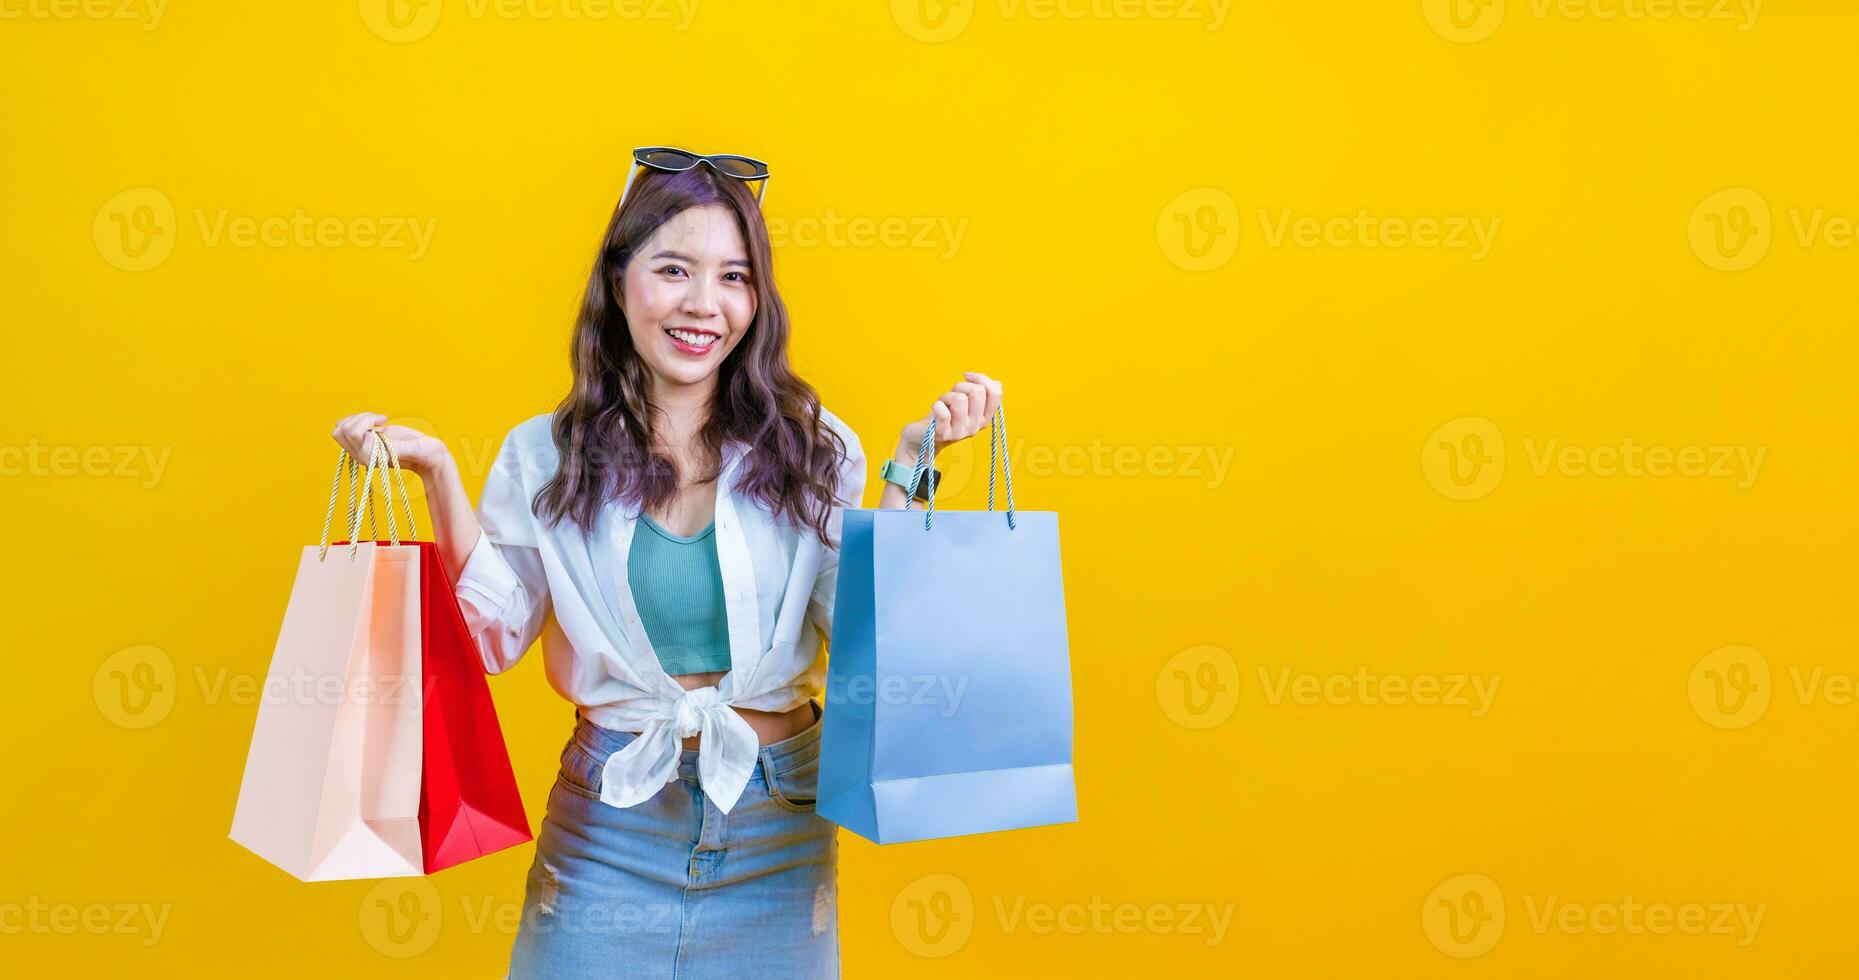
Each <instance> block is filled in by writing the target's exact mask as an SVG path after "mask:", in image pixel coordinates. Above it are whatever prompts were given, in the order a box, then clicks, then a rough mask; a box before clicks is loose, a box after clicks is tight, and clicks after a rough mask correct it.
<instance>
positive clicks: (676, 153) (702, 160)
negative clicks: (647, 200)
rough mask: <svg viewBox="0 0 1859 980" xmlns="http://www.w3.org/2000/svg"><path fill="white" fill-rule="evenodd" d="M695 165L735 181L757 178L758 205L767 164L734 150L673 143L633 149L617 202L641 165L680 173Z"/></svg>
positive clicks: (763, 191)
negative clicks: (700, 150) (715, 150)
mask: <svg viewBox="0 0 1859 980" xmlns="http://www.w3.org/2000/svg"><path fill="white" fill-rule="evenodd" d="M698 164H703V165H705V166H707V167H709V168H710V169H711V170H714V171H716V172H717V173H719V174H722V175H723V176H725V177H734V178H736V179H737V180H759V181H761V183H760V184H758V185H756V188H755V203H756V206H758V207H759V206H761V203H762V196H763V195H764V194H766V193H767V191H768V164H766V163H763V162H762V161H760V160H757V159H755V158H754V157H745V156H739V155H737V154H734V153H712V154H709V155H705V154H702V153H692V152H691V151H689V150H680V149H678V148H677V147H675V146H642V147H639V148H638V149H636V150H634V151H633V166H631V167H629V168H627V170H626V187H625V188H624V189H623V190H621V191H620V203H621V204H624V203H626V195H627V193H628V192H629V191H631V190H632V189H633V178H634V177H636V176H638V175H639V168H640V167H651V168H652V169H653V170H662V171H664V172H665V173H673V174H675V173H682V172H684V171H686V170H689V169H691V168H692V167H695V166H697V165H698Z"/></svg>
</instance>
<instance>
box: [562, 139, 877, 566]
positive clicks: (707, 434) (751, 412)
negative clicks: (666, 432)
mask: <svg viewBox="0 0 1859 980" xmlns="http://www.w3.org/2000/svg"><path fill="white" fill-rule="evenodd" d="M713 204H720V205H722V206H723V207H725V208H728V209H729V210H730V212H731V213H732V214H734V215H735V218H736V224H737V226H738V227H739V228H740V229H741V231H742V240H743V241H744V242H745V243H747V245H748V249H749V264H750V266H751V267H752V268H751V269H750V279H751V280H752V281H753V288H754V289H755V294H756V305H755V319H754V320H753V321H751V323H750V325H749V330H748V334H747V336H745V337H744V338H743V339H742V340H741V341H739V342H738V343H737V344H736V347H735V349H733V350H731V351H730V352H729V355H728V356H727V357H725V358H724V359H723V363H722V366H721V367H720V368H719V369H718V370H719V374H718V377H717V387H716V397H715V399H714V400H713V401H712V403H711V410H710V415H709V418H708V419H707V420H706V421H705V422H704V424H703V426H702V428H701V429H700V430H699V432H698V436H697V441H698V444H699V446H700V447H701V448H702V449H703V450H704V451H703V453H702V454H701V456H702V457H703V458H706V459H710V460H714V461H716V462H717V464H718V467H717V468H716V469H713V470H712V471H711V472H710V473H708V474H706V475H705V476H704V477H703V478H702V479H701V480H700V481H699V482H708V481H710V480H715V479H717V478H718V476H720V463H721V460H722V458H723V447H724V444H725V442H726V441H728V440H735V441H739V442H742V443H745V444H746V451H745V454H744V456H743V459H742V463H741V465H740V466H739V467H738V469H737V473H736V479H735V482H734V491H735V493H737V494H738V495H740V496H744V497H748V498H751V499H753V500H755V501H756V502H757V503H758V504H760V505H761V506H762V507H763V508H764V509H766V510H767V511H768V512H770V513H771V514H773V515H775V516H776V517H777V518H778V519H785V520H788V521H790V522H791V523H792V524H793V525H794V526H796V527H802V526H804V527H810V528H812V529H813V531H814V533H815V534H817V535H818V536H819V538H820V540H821V542H822V543H827V540H828V539H827V527H826V526H827V518H828V517H830V516H831V514H832V508H833V506H834V504H835V502H836V501H835V499H834V498H835V496H836V494H837V492H838V489H839V487H838V474H839V461H840V459H842V458H843V457H844V456H845V454H846V452H847V447H846V445H845V441H844V440H843V439H841V438H840V436H839V434H838V433H837V432H834V431H833V430H832V427H831V426H829V425H827V424H826V423H825V422H824V420H823V419H822V418H821V416H820V399H819V396H818V394H817V393H816V392H815V391H814V389H813V386H812V385H809V384H808V383H807V382H806V381H804V380H802V379H801V378H800V377H799V376H798V375H796V374H795V373H794V370H793V368H792V367H791V366H790V365H789V363H788V351H787V344H788V315H787V305H786V304H785V303H783V302H782V301H781V294H780V293H779V292H778V291H776V289H775V283H774V259H773V256H772V254H771V253H770V250H769V247H768V226H767V224H766V223H765V222H764V221H763V220H762V210H761V207H760V206H759V205H758V204H757V203H756V200H755V196H754V194H753V192H752V190H751V189H750V187H749V185H748V184H746V183H745V182H743V181H740V180H737V179H735V178H732V177H722V176H719V175H717V174H716V173H714V172H712V171H711V170H710V168H709V167H707V166H703V165H699V166H696V167H693V168H691V169H690V170H686V171H684V172H683V173H675V174H673V173H665V172H663V171H657V170H649V169H648V170H646V171H644V172H643V173H641V174H640V175H639V176H638V177H637V178H636V179H635V180H634V181H633V186H632V190H631V192H630V193H628V194H627V195H626V198H625V200H624V201H621V202H620V203H618V204H616V205H615V206H614V211H613V217H612V218H611V219H610V220H609V221H608V222H607V231H606V234H605V235H604V236H603V237H602V238H601V245H600V254H599V255H598V256H596V257H595V259H594V268H593V271H592V272H591V273H589V275H588V277H587V293H586V295H585V296H584V297H583V299H582V302H581V311H580V314H579V316H578V317H577V318H576V321H575V328H574V337H573V339H572V340H571V341H570V342H569V357H570V360H571V361H572V367H573V371H574V385H573V388H572V389H571V390H570V391H569V393H568V395H567V397H565V398H563V399H562V402H561V404H560V405H559V406H558V407H557V408H556V409H555V417H554V419H553V421H552V424H551V427H550V428H551V432H552V433H553V436H554V440H555V449H556V453H557V456H558V457H559V459H560V469H559V470H558V471H557V472H556V474H555V476H554V477H552V478H551V479H550V480H549V482H548V483H546V484H544V485H543V487H542V490H541V491H540V492H539V493H537V495H536V502H535V507H536V514H537V515H538V516H539V517H541V518H542V519H543V520H545V521H546V522H547V523H548V524H550V525H554V524H557V523H558V522H559V521H560V520H561V519H562V518H563V517H568V518H570V519H572V520H573V521H574V522H575V524H576V525H578V526H579V527H580V528H581V529H582V531H583V533H592V530H593V528H594V527H595V524H596V521H597V520H598V518H599V515H600V511H601V509H602V508H603V507H605V506H606V504H607V503H608V502H609V501H615V500H617V501H621V502H623V503H625V504H627V505H633V504H644V505H645V506H646V507H648V508H656V507H658V506H660V505H663V504H666V503H668V502H669V501H670V500H671V499H672V497H673V496H674V495H675V494H676V492H677V489H678V471H677V464H676V462H675V461H674V460H673V459H672V458H671V456H670V455H668V454H667V453H664V452H662V451H660V450H659V449H658V448H657V447H656V446H655V445H654V443H653V439H652V433H653V430H654V425H653V422H654V419H655V417H658V416H659V410H658V409H656V408H655V407H654V406H653V405H652V402H651V399H650V398H649V397H648V394H649V392H650V391H651V385H650V384H649V381H648V378H647V368H646V365H645V362H644V361H643V360H641V359H640V357H639V352H638V351H637V350H636V349H635V348H634V346H633V339H632V331H631V330H630V329H629V327H628V324H627V322H626V316H625V314H624V313H622V312H621V310H620V306H619V303H618V300H617V296H618V294H619V285H620V283H621V281H622V280H621V277H622V275H623V274H624V273H625V271H626V263H627V262H628V261H630V260H631V259H632V257H633V256H634V255H635V254H637V253H638V252H639V250H640V249H642V248H644V246H645V244H646V242H647V240H648V239H650V238H651V237H652V235H653V233H655V232H656V231H658V229H659V226H661V225H663V224H664V223H665V222H666V221H669V220H671V218H673V217H674V216H676V215H678V214H679V213H681V212H683V211H685V210H686V209H688V208H695V207H703V206H706V205H713ZM609 462H611V465H608V464H609Z"/></svg>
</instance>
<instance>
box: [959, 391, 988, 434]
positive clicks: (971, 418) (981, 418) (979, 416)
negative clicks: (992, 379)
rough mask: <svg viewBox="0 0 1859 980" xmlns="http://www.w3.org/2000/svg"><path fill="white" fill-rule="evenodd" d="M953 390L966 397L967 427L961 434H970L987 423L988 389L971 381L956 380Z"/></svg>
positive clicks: (979, 429)
mask: <svg viewBox="0 0 1859 980" xmlns="http://www.w3.org/2000/svg"><path fill="white" fill-rule="evenodd" d="M955 390H956V391H958V392H961V393H962V394H963V395H964V396H966V397H967V399H968V404H967V405H966V406H964V408H965V410H966V413H967V418H968V423H969V427H968V428H967V429H964V430H963V431H962V435H963V436H972V435H974V434H975V433H977V432H979V431H981V427H982V426H984V425H986V424H988V390H987V389H986V388H984V387H982V386H981V385H979V384H977V383H975V382H973V381H958V382H956V385H955Z"/></svg>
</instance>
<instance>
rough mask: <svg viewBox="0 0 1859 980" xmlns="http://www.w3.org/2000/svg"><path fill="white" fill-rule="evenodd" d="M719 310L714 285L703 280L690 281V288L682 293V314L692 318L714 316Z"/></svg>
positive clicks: (715, 286)
mask: <svg viewBox="0 0 1859 980" xmlns="http://www.w3.org/2000/svg"><path fill="white" fill-rule="evenodd" d="M720 310H721V307H720V306H719V304H718V303H717V285H716V283H714V282H710V281H708V280H704V279H693V280H691V285H690V288H688V289H686V290H685V291H684V312H686V313H689V314H692V315H694V316H715V315H716V314H717V313H718V312H719V311H720Z"/></svg>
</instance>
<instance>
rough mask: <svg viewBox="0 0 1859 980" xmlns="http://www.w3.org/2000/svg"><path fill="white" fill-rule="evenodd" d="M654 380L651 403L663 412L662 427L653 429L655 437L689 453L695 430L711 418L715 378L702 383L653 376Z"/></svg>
mask: <svg viewBox="0 0 1859 980" xmlns="http://www.w3.org/2000/svg"><path fill="white" fill-rule="evenodd" d="M653 382H654V383H653V386H652V405H653V407H654V408H656V409H658V412H659V413H662V418H663V421H664V429H663V430H662V431H660V432H658V433H656V439H655V441H656V442H658V443H659V444H660V445H661V446H663V447H664V448H666V449H668V450H670V451H672V452H674V453H676V454H678V455H680V456H686V457H688V455H689V454H690V453H691V452H692V451H693V450H694V449H695V447H696V443H697V434H698V433H699V432H700V431H702V430H703V426H704V423H705V422H706V421H708V420H709V418H710V411H711V399H712V397H713V395H714V393H715V391H716V379H715V377H711V378H709V379H707V382H706V383H704V384H701V385H674V384H667V383H665V381H664V379H662V378H654V379H653Z"/></svg>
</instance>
